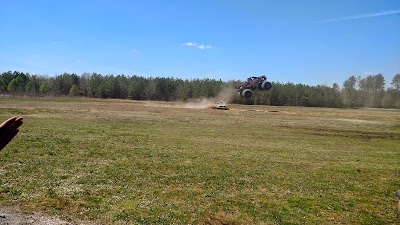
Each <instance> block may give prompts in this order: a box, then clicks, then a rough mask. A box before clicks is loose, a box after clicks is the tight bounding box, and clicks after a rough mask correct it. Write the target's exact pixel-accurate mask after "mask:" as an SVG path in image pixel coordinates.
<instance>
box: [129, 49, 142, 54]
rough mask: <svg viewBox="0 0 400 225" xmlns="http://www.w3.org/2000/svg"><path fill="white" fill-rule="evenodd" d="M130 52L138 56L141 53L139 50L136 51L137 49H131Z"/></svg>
mask: <svg viewBox="0 0 400 225" xmlns="http://www.w3.org/2000/svg"><path fill="white" fill-rule="evenodd" d="M131 51H132V53H134V54H140V53H142V52H141V51H139V50H137V49H134V48H133V49H132V50H131Z"/></svg>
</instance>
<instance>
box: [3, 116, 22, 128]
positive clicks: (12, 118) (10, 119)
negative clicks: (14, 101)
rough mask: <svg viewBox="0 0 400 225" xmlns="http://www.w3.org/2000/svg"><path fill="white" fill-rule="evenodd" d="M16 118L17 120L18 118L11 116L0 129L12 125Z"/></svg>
mask: <svg viewBox="0 0 400 225" xmlns="http://www.w3.org/2000/svg"><path fill="white" fill-rule="evenodd" d="M17 118H18V117H16V116H13V117H11V118H9V119H8V120H6V121H4V122H3V123H2V124H1V125H0V127H5V126H7V125H9V124H11V123H13V122H14V121H15V120H17Z"/></svg>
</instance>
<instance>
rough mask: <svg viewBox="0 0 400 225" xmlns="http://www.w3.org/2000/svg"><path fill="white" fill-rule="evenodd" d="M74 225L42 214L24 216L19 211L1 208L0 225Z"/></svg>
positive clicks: (12, 208)
mask: <svg viewBox="0 0 400 225" xmlns="http://www.w3.org/2000/svg"><path fill="white" fill-rule="evenodd" d="M8 224H9V225H14V224H16V225H22V224H23V225H30V224H37V225H72V223H70V222H67V221H65V220H62V219H60V218H56V217H49V216H45V215H43V214H41V213H36V212H35V213H32V214H24V213H22V212H21V211H20V210H19V209H17V208H15V207H10V206H0V225H8Z"/></svg>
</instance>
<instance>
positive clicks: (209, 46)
mask: <svg viewBox="0 0 400 225" xmlns="http://www.w3.org/2000/svg"><path fill="white" fill-rule="evenodd" d="M182 45H183V46H189V47H196V48H199V49H201V50H204V49H208V48H212V46H211V45H203V44H197V43H196V42H186V43H183V44H182Z"/></svg>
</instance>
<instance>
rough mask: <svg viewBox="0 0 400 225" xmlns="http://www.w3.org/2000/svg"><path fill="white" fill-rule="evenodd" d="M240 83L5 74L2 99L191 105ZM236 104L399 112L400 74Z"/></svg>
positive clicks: (288, 87)
mask: <svg viewBox="0 0 400 225" xmlns="http://www.w3.org/2000/svg"><path fill="white" fill-rule="evenodd" d="M240 83H242V81H239V80H232V81H228V82H223V81H221V80H215V79H208V78H204V79H190V80H189V79H185V80H183V79H179V78H173V77H172V78H171V77H147V78H146V77H142V76H137V75H134V76H125V75H123V74H121V75H116V76H114V75H101V74H98V73H91V74H89V73H83V74H81V75H77V74H74V73H63V74H59V75H56V76H53V77H48V76H42V75H31V74H29V73H23V72H19V71H14V72H12V71H7V72H3V73H1V75H0V94H1V95H27V96H53V97H58V96H81V97H89V98H117V99H132V100H157V101H189V100H190V99H197V98H213V97H217V96H218V94H219V93H220V92H221V91H222V90H226V89H229V90H232V92H234V89H235V86H237V85H239V84H240ZM232 103H236V104H255V105H274V106H309V107H335V108H338V107H375V108H400V74H396V75H395V76H394V77H393V79H392V80H391V83H390V87H388V88H385V79H384V77H383V75H382V74H377V75H369V76H367V77H365V78H361V77H360V76H358V77H357V76H351V77H349V78H348V79H347V80H345V81H344V82H343V86H342V87H340V86H339V85H338V84H336V83H335V84H333V85H332V86H326V85H317V86H310V85H305V84H294V83H290V82H289V83H280V82H272V89H271V90H269V91H267V92H266V91H254V92H253V97H252V98H249V99H245V98H242V97H240V96H239V95H236V94H235V95H233V99H232Z"/></svg>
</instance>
